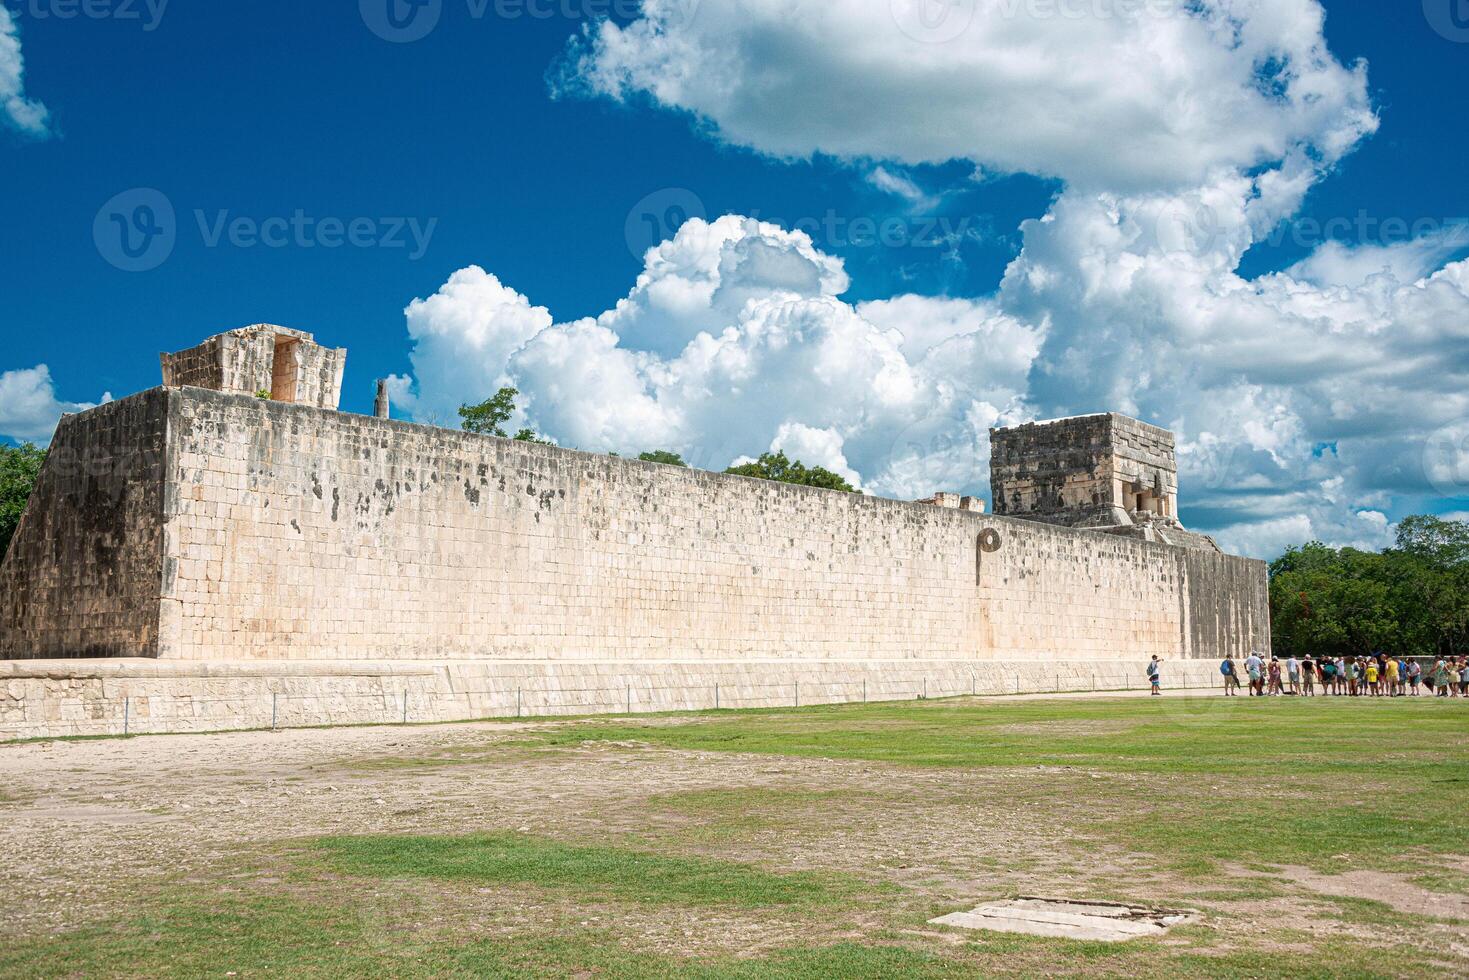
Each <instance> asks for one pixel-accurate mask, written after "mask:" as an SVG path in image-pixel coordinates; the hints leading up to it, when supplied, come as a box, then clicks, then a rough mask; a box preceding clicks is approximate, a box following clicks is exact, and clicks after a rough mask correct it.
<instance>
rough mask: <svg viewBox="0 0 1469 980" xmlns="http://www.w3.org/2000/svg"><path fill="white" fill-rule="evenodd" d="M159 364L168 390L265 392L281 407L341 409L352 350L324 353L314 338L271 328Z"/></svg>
mask: <svg viewBox="0 0 1469 980" xmlns="http://www.w3.org/2000/svg"><path fill="white" fill-rule="evenodd" d="M159 359H160V361H161V362H162V365H163V383H164V385H165V386H167V387H172V388H176V387H185V386H188V387H194V388H208V389H209V390H211V391H227V392H234V393H236V394H244V395H255V394H259V393H261V392H265V393H268V394H269V395H270V397H271V398H272V399H273V400H275V401H281V402H289V403H291V404H296V405H314V406H316V407H317V408H336V407H337V405H338V403H339V402H340V401H341V397H342V373H343V371H344V370H345V369H346V366H347V352H346V350H342V349H338V350H332V349H329V348H326V347H322V346H320V345H318V344H316V343H314V342H313V338H312V336H311V334H309V333H303V332H302V331H300V330H291V329H288V328H286V327H277V326H275V325H273V324H269V323H258V324H256V325H255V326H252V327H241V328H240V329H239V330H231V331H229V332H228V333H222V334H218V335H216V336H214V337H210V338H209V339H208V340H206V341H204V343H202V344H200V345H199V346H197V347H191V348H189V349H188V350H185V351H179V352H178V353H176V354H160V355H159Z"/></svg>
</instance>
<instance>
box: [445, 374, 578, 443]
mask: <svg viewBox="0 0 1469 980" xmlns="http://www.w3.org/2000/svg"><path fill="white" fill-rule="evenodd" d="M519 395H520V392H519V391H517V390H516V389H514V388H510V387H505V388H501V389H500V390H499V391H497V392H495V396H494V397H493V398H490V399H488V400H486V401H482V402H480V403H479V404H478V405H460V406H459V417H460V418H461V419H462V420H463V422H462V423H461V426H462V428H463V429H464V431H465V432H477V433H479V434H480V435H486V436H499V437H500V438H501V439H506V438H510V439H514V440H515V441H516V442H534V443H537V444H539V445H542V446H554V445H556V444H555V443H554V442H552V441H551V440H549V439H546V438H543V437H542V436H540V435H538V434H537V433H536V430H534V429H521V430H520V431H519V432H517V433H515V435H513V436H512V435H510V433H508V432H506V431H505V423H506V422H509V421H510V417H511V416H513V415H514V414H515V399H516V398H517V397H518V396H519Z"/></svg>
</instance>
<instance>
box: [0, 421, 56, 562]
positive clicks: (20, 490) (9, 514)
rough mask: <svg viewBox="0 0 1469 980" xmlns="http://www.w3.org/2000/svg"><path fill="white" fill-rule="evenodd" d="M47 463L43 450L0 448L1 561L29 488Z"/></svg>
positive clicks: (7, 548) (13, 447)
mask: <svg viewBox="0 0 1469 980" xmlns="http://www.w3.org/2000/svg"><path fill="white" fill-rule="evenodd" d="M45 460H46V451H45V450H44V449H37V448H36V447H35V446H32V445H30V444H29V443H27V444H26V445H24V446H3V445H0V558H4V557H5V552H6V551H8V550H9V549H10V539H11V538H13V537H14V536H15V529H16V527H18V526H19V525H20V515H21V514H22V513H23V512H24V511H25V509H26V501H27V500H29V499H30V497H31V488H33V487H34V486H35V485H36V477H37V475H39V474H40V472H41V464H42V463H43V462H45Z"/></svg>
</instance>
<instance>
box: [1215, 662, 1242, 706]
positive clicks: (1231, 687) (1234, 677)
mask: <svg viewBox="0 0 1469 980" xmlns="http://www.w3.org/2000/svg"><path fill="white" fill-rule="evenodd" d="M1219 673H1221V674H1223V675H1224V696H1225V697H1237V696H1238V695H1239V687H1240V684H1239V668H1238V667H1236V666H1235V665H1234V654H1232V653H1231V654H1227V655H1226V656H1225V657H1224V660H1223V661H1222V662H1221V663H1220V664H1219Z"/></svg>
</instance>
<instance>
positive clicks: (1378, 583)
mask: <svg viewBox="0 0 1469 980" xmlns="http://www.w3.org/2000/svg"><path fill="white" fill-rule="evenodd" d="M1270 612H1271V623H1272V630H1273V633H1274V636H1275V648H1276V651H1277V652H1280V653H1296V654H1303V653H1318V654H1319V653H1329V654H1333V655H1358V654H1363V653H1368V652H1371V651H1372V650H1374V649H1384V650H1389V651H1391V652H1394V653H1406V654H1415V655H1419V656H1429V655H1435V654H1448V655H1451V656H1452V655H1458V654H1462V653H1464V652H1465V651H1466V650H1469V524H1466V523H1465V522H1462V521H1446V520H1444V519H1442V518H1439V517H1432V516H1415V517H1408V518H1404V519H1403V521H1402V523H1401V524H1400V525H1399V527H1398V534H1397V547H1396V548H1389V549H1387V550H1386V551H1384V552H1382V553H1381V554H1373V553H1371V552H1365V551H1358V550H1357V549H1355V548H1342V549H1334V548H1329V547H1327V546H1326V545H1323V544H1321V543H1320V542H1311V543H1310V544H1306V545H1303V546H1301V547H1299V548H1289V549H1287V550H1286V553H1285V554H1284V555H1282V556H1281V557H1280V558H1278V559H1276V560H1275V561H1274V562H1273V563H1272V564H1271V566H1270Z"/></svg>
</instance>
